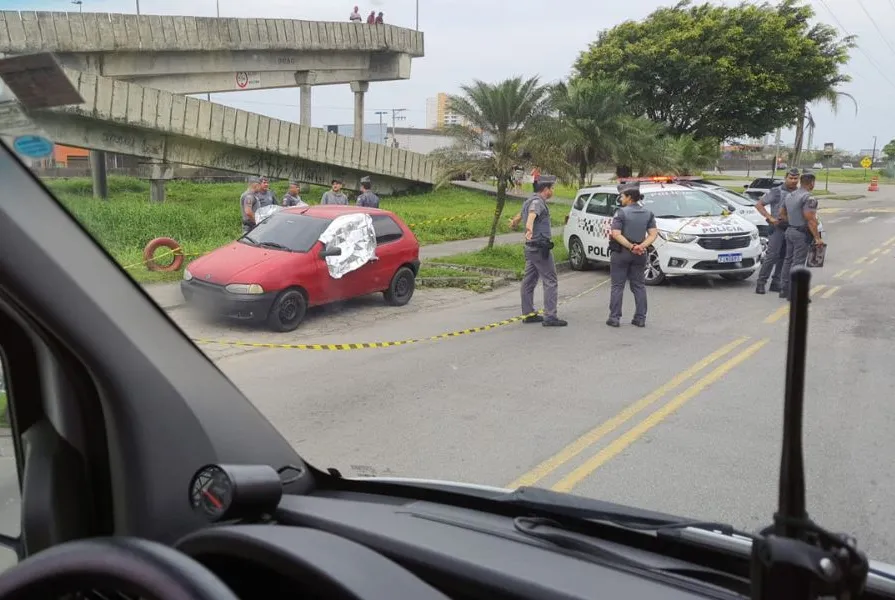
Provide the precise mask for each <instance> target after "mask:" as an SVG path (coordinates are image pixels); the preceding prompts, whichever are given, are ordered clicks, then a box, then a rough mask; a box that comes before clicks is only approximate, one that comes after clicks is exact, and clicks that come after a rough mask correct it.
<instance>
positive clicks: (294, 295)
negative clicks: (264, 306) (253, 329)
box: [267, 290, 308, 332]
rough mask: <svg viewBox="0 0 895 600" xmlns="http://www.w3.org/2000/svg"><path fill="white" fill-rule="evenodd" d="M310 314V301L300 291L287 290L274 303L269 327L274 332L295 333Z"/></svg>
mask: <svg viewBox="0 0 895 600" xmlns="http://www.w3.org/2000/svg"><path fill="white" fill-rule="evenodd" d="M307 312H308V299H307V298H305V295H304V294H303V293H302V292H301V291H299V290H286V291H284V292H282V293H281V294H280V295H279V296H277V299H276V300H275V301H274V303H273V306H272V307H271V308H270V314H269V315H268V316H267V325H268V327H270V328H271V329H273V330H274V331H279V332H286V331H295V330H296V329H297V328H298V325H299V324H300V323H301V322H302V320H303V319H304V318H305V314H306V313H307Z"/></svg>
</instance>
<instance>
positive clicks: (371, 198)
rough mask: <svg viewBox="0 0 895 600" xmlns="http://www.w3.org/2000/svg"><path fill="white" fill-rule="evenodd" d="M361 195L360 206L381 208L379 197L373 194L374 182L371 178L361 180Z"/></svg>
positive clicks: (358, 199) (359, 198)
mask: <svg viewBox="0 0 895 600" xmlns="http://www.w3.org/2000/svg"><path fill="white" fill-rule="evenodd" d="M360 190H361V193H360V195H359V196H358V197H357V205H358V206H366V207H367V208H379V196H377V195H376V194H374V193H373V191H372V190H373V182H372V181H370V177H369V176H368V177H362V178H361V180H360Z"/></svg>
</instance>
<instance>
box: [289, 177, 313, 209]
mask: <svg viewBox="0 0 895 600" xmlns="http://www.w3.org/2000/svg"><path fill="white" fill-rule="evenodd" d="M299 185H300V184H299V182H298V181H297V180H295V179H293V180H292V181H290V182H289V191H288V192H286V194H285V195H284V196H283V206H284V207H285V208H289V207H293V206H307V205H308V203H307V202H305V201H304V200H302V199H301V196H300V195H299V191H298V188H299Z"/></svg>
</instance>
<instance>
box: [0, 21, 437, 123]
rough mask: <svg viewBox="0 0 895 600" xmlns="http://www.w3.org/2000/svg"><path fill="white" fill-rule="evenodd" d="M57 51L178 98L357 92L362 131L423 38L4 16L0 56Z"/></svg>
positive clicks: (368, 31) (370, 29) (363, 27)
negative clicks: (378, 90)
mask: <svg viewBox="0 0 895 600" xmlns="http://www.w3.org/2000/svg"><path fill="white" fill-rule="evenodd" d="M36 52H52V53H53V54H55V55H56V57H57V60H59V62H60V63H61V64H62V65H63V66H66V67H69V68H72V69H76V70H79V71H83V72H86V73H93V74H95V75H101V76H104V77H112V78H115V79H120V80H123V81H132V82H134V83H138V84H140V85H144V86H148V87H153V88H158V89H161V90H166V91H169V92H174V93H177V94H200V93H212V92H233V91H241V90H261V89H271V88H288V87H299V88H300V89H301V108H300V119H299V122H300V123H301V124H302V125H309V126H310V125H311V88H312V86H315V85H335V84H349V85H350V86H351V90H352V92H353V93H354V99H355V131H361V130H362V129H363V113H364V94H365V92H366V91H367V90H368V88H369V84H370V82H376V81H394V80H401V79H409V78H410V66H411V59H413V58H419V57H422V56H423V55H424V48H423V34H422V32H419V31H413V30H409V29H404V28H401V27H395V26H392V25H367V24H365V23H364V24H361V23H349V22H317V21H298V20H292V19H228V18H212V17H180V16H159V15H130V14H109V13H65V12H29V11H23V12H16V11H0V54H11V55H16V54H32V53H36Z"/></svg>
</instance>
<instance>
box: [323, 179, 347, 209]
mask: <svg viewBox="0 0 895 600" xmlns="http://www.w3.org/2000/svg"><path fill="white" fill-rule="evenodd" d="M320 204H341V205H344V206H347V205H348V196H346V195H345V192H343V191H342V180H341V179H333V180H332V189H331V190H327V191H326V192H324V193H323V198H322V199H321V200H320Z"/></svg>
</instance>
